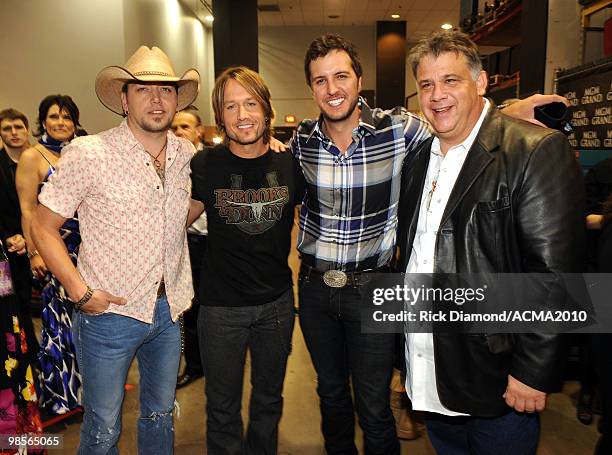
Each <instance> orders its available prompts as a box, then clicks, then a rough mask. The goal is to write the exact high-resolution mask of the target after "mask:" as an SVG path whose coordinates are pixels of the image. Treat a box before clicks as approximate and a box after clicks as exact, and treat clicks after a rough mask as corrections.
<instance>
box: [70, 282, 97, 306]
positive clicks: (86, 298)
mask: <svg viewBox="0 0 612 455" xmlns="http://www.w3.org/2000/svg"><path fill="white" fill-rule="evenodd" d="M93 293H94V290H93V289H92V288H90V287H89V286H87V291H86V292H85V295H84V296H83V297H81V299H80V300H79V301H78V302H72V303H73V304H74V309H75V310H77V311H81V308H82V307H83V305H85V304H86V303H87V302H89V300H91V297H92V296H93Z"/></svg>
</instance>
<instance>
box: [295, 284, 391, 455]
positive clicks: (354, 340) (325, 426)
mask: <svg viewBox="0 0 612 455" xmlns="http://www.w3.org/2000/svg"><path fill="white" fill-rule="evenodd" d="M360 292H361V288H360V287H359V286H357V287H353V286H346V287H344V288H340V289H334V288H330V287H328V286H327V285H326V284H324V283H323V281H322V280H321V279H320V277H312V276H311V277H308V278H307V277H304V276H300V326H301V328H302V332H303V334H304V340H305V341H306V346H307V347H308V351H309V352H310V356H311V357H312V363H313V365H314V367H315V370H316V372H317V378H318V386H317V392H318V394H319V399H320V406H321V419H322V422H321V427H322V431H323V437H324V439H325V449H326V451H327V453H328V454H330V455H333V454H342V455H357V448H356V446H355V417H354V411H353V400H352V398H351V392H350V386H349V376H350V378H351V382H352V385H353V390H354V394H355V408H356V410H357V416H358V418H359V424H360V425H361V428H362V429H363V438H364V451H365V453H366V455H373V454H380V455H395V454H397V455H399V453H400V446H399V442H398V440H397V436H396V433H395V421H394V419H393V414H392V413H391V408H390V405H389V393H390V392H389V383H390V382H391V374H392V371H393V358H394V353H395V334H393V333H362V332H361V314H360V309H361V293H360Z"/></svg>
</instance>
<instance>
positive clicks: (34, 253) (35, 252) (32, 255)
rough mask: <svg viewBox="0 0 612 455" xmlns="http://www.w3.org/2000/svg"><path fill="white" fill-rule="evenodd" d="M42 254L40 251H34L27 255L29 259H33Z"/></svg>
mask: <svg viewBox="0 0 612 455" xmlns="http://www.w3.org/2000/svg"><path fill="white" fill-rule="evenodd" d="M39 254H40V253H39V252H38V250H34V251H28V254H26V256H27V257H28V259H32V258H33V257H34V256H38V255H39Z"/></svg>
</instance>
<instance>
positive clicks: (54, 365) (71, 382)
mask: <svg viewBox="0 0 612 455" xmlns="http://www.w3.org/2000/svg"><path fill="white" fill-rule="evenodd" d="M60 233H61V235H62V238H63V240H64V243H65V244H66V247H67V249H68V253H69V255H70V258H71V259H72V262H73V264H74V265H75V266H76V261H77V254H78V249H79V244H80V243H81V237H80V235H79V225H78V221H77V220H76V219H70V220H68V221H66V223H65V224H64V225H63V226H62V227H61V229H60ZM48 278H49V281H48V283H47V284H46V285H45V287H44V288H43V291H42V300H43V304H44V306H43V310H42V314H41V318H42V341H41V343H40V353H39V356H38V358H39V360H40V367H41V378H40V382H41V389H40V394H41V406H42V407H44V408H45V409H46V410H47V411H48V412H52V413H54V414H65V413H66V412H68V411H70V410H72V409H74V408H76V407H77V406H80V404H81V375H80V374H79V371H78V366H77V359H76V350H75V347H74V343H73V341H72V321H71V315H72V304H71V303H70V302H69V300H68V298H67V295H66V292H65V290H64V288H63V286H62V285H61V284H60V282H59V281H58V280H57V279H56V278H55V277H54V276H53V275H51V274H49V275H48Z"/></svg>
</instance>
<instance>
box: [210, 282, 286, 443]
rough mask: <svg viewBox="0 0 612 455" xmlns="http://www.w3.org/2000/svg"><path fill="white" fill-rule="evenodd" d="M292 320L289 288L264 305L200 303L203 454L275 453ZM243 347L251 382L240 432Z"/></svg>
mask: <svg viewBox="0 0 612 455" xmlns="http://www.w3.org/2000/svg"><path fill="white" fill-rule="evenodd" d="M293 324H294V311H293V289H289V290H288V291H286V292H285V293H283V295H281V296H280V297H279V298H278V299H276V300H274V301H272V302H269V303H266V304H264V305H257V306H242V307H213V306H202V307H200V313H199V315H198V334H199V338H200V352H201V353H202V361H203V366H204V375H205V376H206V382H205V384H206V385H205V387H206V400H207V402H206V413H207V430H206V439H207V443H208V452H207V453H208V454H210V455H219V454H223V455H238V454H249V455H251V454H252V455H268V454H270V455H272V454H276V452H277V444H278V422H279V420H280V417H281V414H282V411H283V395H282V392H283V382H284V380H285V370H286V367H287V357H288V356H289V353H290V352H291V335H292V334H293ZM247 349H248V350H249V352H250V355H251V385H252V387H253V388H252V392H251V400H250V404H249V427H248V429H247V433H246V438H244V437H243V426H242V418H241V416H240V407H241V402H242V383H243V377H244V362H245V356H246V351H247Z"/></svg>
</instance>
